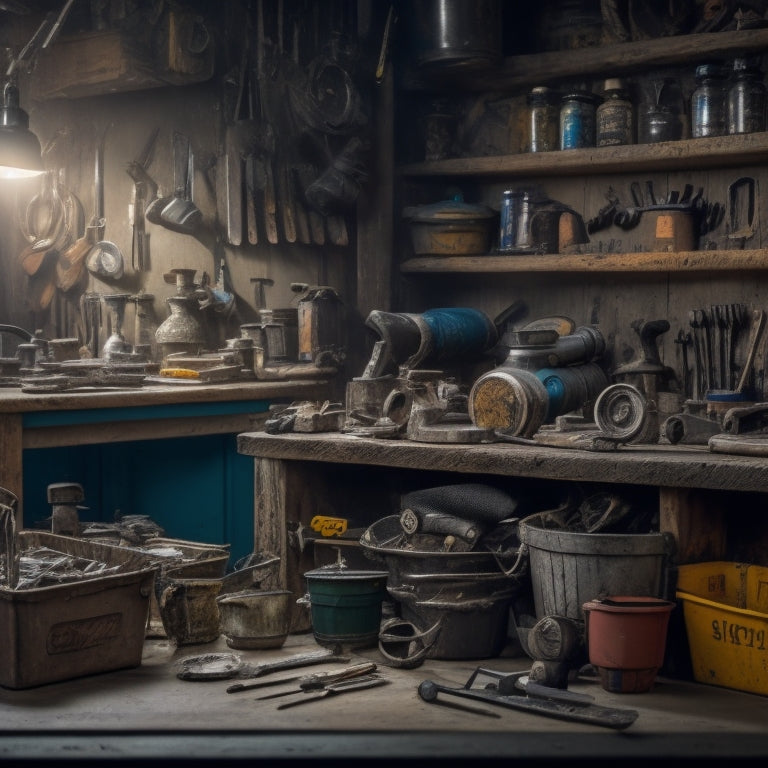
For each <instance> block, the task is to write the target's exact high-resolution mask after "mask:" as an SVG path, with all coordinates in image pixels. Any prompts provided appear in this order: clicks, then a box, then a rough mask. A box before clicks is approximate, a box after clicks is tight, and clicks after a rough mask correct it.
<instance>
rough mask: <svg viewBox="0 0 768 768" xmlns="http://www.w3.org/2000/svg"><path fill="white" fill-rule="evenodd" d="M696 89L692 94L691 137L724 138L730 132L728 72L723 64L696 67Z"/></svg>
mask: <svg viewBox="0 0 768 768" xmlns="http://www.w3.org/2000/svg"><path fill="white" fill-rule="evenodd" d="M695 79H696V89H695V90H694V92H693V93H692V94H691V136H692V137H693V138H694V139H697V138H702V137H704V136H724V135H725V134H726V133H727V132H728V126H727V123H726V110H725V102H726V97H727V95H728V72H727V71H726V69H725V68H724V67H723V66H722V64H716V63H710V64H700V65H699V66H698V67H696V74H695Z"/></svg>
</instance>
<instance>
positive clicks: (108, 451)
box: [23, 401, 268, 566]
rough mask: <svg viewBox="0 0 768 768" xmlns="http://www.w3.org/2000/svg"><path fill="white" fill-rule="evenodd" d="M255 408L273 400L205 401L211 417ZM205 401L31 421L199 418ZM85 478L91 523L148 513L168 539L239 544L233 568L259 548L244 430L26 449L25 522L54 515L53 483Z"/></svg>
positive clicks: (85, 515)
mask: <svg viewBox="0 0 768 768" xmlns="http://www.w3.org/2000/svg"><path fill="white" fill-rule="evenodd" d="M237 408H241V409H247V412H249V413H254V412H259V411H265V410H266V409H267V408H268V403H266V402H264V403H263V404H262V403H254V402H253V401H247V402H243V403H217V404H203V406H202V411H203V412H205V413H206V415H210V414H211V413H215V412H217V411H221V412H228V413H232V412H235V411H236V409H237ZM244 412H245V411H244ZM200 414H201V405H200V404H195V405H194V406H183V407H182V406H179V407H177V406H172V407H168V406H158V407H152V408H146V407H143V408H125V409H123V408H120V409H103V410H93V411H69V412H67V411H60V412H42V413H34V414H27V415H25V419H27V418H29V420H30V424H27V426H30V425H34V426H55V425H56V424H57V423H59V422H61V424H62V426H63V425H64V423H65V422H66V423H70V424H72V423H81V424H82V423H88V420H89V419H96V420H98V421H102V422H103V421H106V420H110V421H120V420H131V419H147V418H148V417H154V418H168V417H174V416H178V417H179V418H195V416H199V415H200ZM60 482H75V483H80V484H81V485H82V486H83V489H84V491H85V500H84V501H83V507H85V508H84V509H82V510H80V519H81V521H83V522H89V521H101V522H111V521H113V520H115V518H116V516H117V515H131V514H136V515H148V516H149V517H150V518H152V520H154V521H155V522H156V523H158V524H159V525H160V526H162V528H163V529H164V530H165V532H166V535H167V536H171V537H173V538H179V539H187V540H190V541H200V542H208V543H212V544H222V543H229V544H230V545H231V552H232V555H231V558H230V566H231V565H232V564H234V562H236V561H237V560H238V559H239V558H241V557H244V556H245V555H247V554H249V553H250V552H251V551H253V542H254V528H253V525H254V523H253V520H254V495H253V459H252V458H251V457H249V456H244V455H242V454H239V453H238V452H237V435H236V434H221V435H218V434H214V435H202V436H195V437H180V438H163V439H156V440H137V441H131V442H113V443H102V444H95V445H78V446H66V447H61V448H39V449H26V450H25V451H24V490H23V493H24V524H25V527H27V528H33V527H36V526H37V524H38V523H40V522H42V521H45V519H46V518H48V517H49V516H50V514H51V507H50V505H49V504H48V501H47V487H48V485H49V484H50V483H60Z"/></svg>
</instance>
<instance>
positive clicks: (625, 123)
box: [596, 78, 635, 147]
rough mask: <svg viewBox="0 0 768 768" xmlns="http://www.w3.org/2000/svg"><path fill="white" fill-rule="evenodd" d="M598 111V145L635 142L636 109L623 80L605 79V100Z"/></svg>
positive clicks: (606, 145) (608, 145) (607, 145)
mask: <svg viewBox="0 0 768 768" xmlns="http://www.w3.org/2000/svg"><path fill="white" fill-rule="evenodd" d="M596 113H597V130H596V136H597V141H596V144H597V146H598V147H611V146H615V145H618V144H634V142H635V123H634V109H633V106H632V102H631V100H630V99H629V93H628V90H627V87H626V85H625V83H624V81H623V80H620V79H618V78H608V80H606V81H605V101H603V103H602V104H600V106H598V107H597V110H596Z"/></svg>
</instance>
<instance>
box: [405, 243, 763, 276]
mask: <svg viewBox="0 0 768 768" xmlns="http://www.w3.org/2000/svg"><path fill="white" fill-rule="evenodd" d="M767 269H768V250H766V249H759V250H752V251H726V250H723V251H678V252H657V253H651V252H647V253H574V254H566V253H542V254H510V255H501V254H487V255H479V256H417V257H414V258H412V259H407V260H405V261H403V262H402V263H401V264H400V271H401V272H403V273H407V274H434V273H440V272H443V273H450V272H478V273H483V272H526V273H527V272H561V273H563V272H721V271H731V270H740V271H748V270H767Z"/></svg>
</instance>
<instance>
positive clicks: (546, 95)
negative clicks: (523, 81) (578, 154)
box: [525, 86, 560, 152]
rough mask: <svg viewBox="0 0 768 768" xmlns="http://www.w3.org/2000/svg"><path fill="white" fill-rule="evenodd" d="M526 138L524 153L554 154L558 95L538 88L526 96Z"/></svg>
mask: <svg viewBox="0 0 768 768" xmlns="http://www.w3.org/2000/svg"><path fill="white" fill-rule="evenodd" d="M527 101H528V136H527V142H526V147H525V151H526V152H554V151H556V150H557V147H558V144H557V143H558V138H559V136H558V131H559V127H560V126H559V120H560V108H559V106H558V103H557V102H558V94H557V92H556V91H553V90H552V89H551V88H547V87H545V86H538V87H536V88H533V89H532V90H531V92H530V93H529V94H528V99H527Z"/></svg>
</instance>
